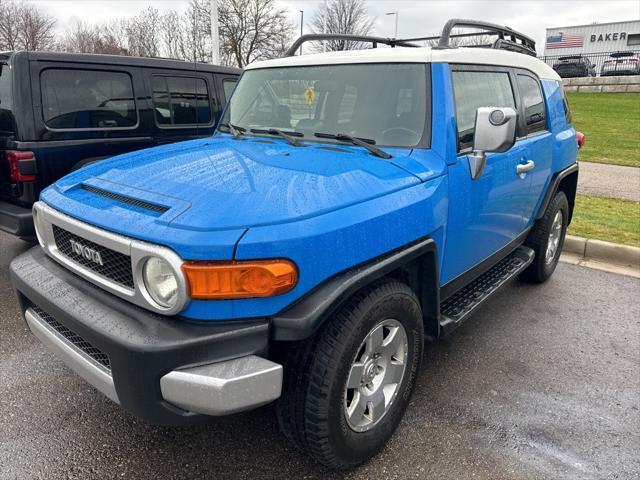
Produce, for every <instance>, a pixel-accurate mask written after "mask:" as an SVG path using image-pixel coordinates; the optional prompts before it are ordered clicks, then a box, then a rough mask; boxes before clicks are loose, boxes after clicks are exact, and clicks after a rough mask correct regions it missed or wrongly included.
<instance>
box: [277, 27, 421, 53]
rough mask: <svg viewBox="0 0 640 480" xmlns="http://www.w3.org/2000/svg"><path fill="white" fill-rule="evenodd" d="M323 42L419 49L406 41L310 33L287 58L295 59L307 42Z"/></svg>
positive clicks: (344, 34)
mask: <svg viewBox="0 0 640 480" xmlns="http://www.w3.org/2000/svg"><path fill="white" fill-rule="evenodd" d="M322 40H344V41H348V42H358V43H370V44H372V45H373V48H377V46H378V44H379V43H381V44H382V45H389V46H390V47H395V46H398V47H419V46H420V45H415V44H412V43H410V42H407V41H405V40H400V39H396V38H385V37H372V36H368V35H350V34H348V33H308V34H307V35H302V36H301V37H300V38H298V39H297V40H296V41H295V42H294V43H293V45H291V47H290V48H289V50H287V53H285V57H293V56H294V55H295V54H296V52H297V51H298V49H299V48H300V47H301V46H302V44H303V43H306V42H319V41H322Z"/></svg>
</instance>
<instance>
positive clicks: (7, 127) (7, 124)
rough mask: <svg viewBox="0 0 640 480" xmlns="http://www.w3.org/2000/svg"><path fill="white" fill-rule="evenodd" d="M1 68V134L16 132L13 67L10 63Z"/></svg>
mask: <svg viewBox="0 0 640 480" xmlns="http://www.w3.org/2000/svg"><path fill="white" fill-rule="evenodd" d="M0 68H1V69H2V70H0V135H2V134H3V133H4V132H14V131H15V129H14V121H13V94H12V89H11V69H10V68H9V66H8V65H1V66H0Z"/></svg>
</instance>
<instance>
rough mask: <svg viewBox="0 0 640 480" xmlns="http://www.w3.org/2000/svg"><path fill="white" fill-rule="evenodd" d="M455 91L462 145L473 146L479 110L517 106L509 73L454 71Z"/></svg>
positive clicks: (459, 138) (460, 146)
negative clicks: (477, 111)
mask: <svg viewBox="0 0 640 480" xmlns="http://www.w3.org/2000/svg"><path fill="white" fill-rule="evenodd" d="M452 75H453V90H454V95H455V101H456V120H457V123H458V148H459V150H464V149H465V148H469V147H471V146H473V137H474V133H475V123H476V110H477V109H478V108H480V107H501V108H504V107H511V108H515V97H514V95H513V88H512V86H511V80H509V74H508V73H507V72H484V71H466V72H465V71H454V72H453V74H452Z"/></svg>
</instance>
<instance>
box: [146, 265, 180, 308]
mask: <svg viewBox="0 0 640 480" xmlns="http://www.w3.org/2000/svg"><path fill="white" fill-rule="evenodd" d="M142 279H143V281H144V286H145V288H146V289H147V292H148V293H149V296H150V297H151V298H152V299H153V300H154V301H155V302H156V303H157V304H158V305H160V306H162V307H164V308H173V307H175V305H176V303H177V302H178V279H177V278H176V274H175V273H174V271H173V269H172V268H171V265H169V263H168V262H167V261H166V260H163V259H162V258H158V257H149V258H148V259H147V260H146V261H145V263H144V267H142Z"/></svg>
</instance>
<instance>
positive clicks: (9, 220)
mask: <svg viewBox="0 0 640 480" xmlns="http://www.w3.org/2000/svg"><path fill="white" fill-rule="evenodd" d="M0 230H3V231H5V232H7V233H10V234H11V235H16V236H18V237H33V236H35V234H36V233H35V230H34V228H33V218H32V217H31V209H30V208H26V207H20V206H18V205H14V204H13V203H8V202H2V201H0Z"/></svg>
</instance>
